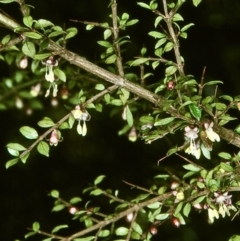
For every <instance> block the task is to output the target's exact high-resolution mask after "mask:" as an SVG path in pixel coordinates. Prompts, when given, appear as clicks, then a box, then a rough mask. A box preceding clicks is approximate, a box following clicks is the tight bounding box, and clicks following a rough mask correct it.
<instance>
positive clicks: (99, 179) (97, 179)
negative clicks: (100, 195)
mask: <svg viewBox="0 0 240 241" xmlns="http://www.w3.org/2000/svg"><path fill="white" fill-rule="evenodd" d="M105 177H106V176H105V175H101V176H98V177H97V178H96V179H95V180H94V185H98V184H99V183H101V182H102V180H103V179H104V178H105Z"/></svg>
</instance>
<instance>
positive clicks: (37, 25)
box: [34, 19, 57, 30]
mask: <svg viewBox="0 0 240 241" xmlns="http://www.w3.org/2000/svg"><path fill="white" fill-rule="evenodd" d="M34 22H35V24H34V28H40V29H44V28H47V27H51V26H53V25H54V24H53V23H52V22H50V21H48V20H45V19H39V20H37V21H34ZM56 27H57V26H56ZM56 27H55V29H54V28H53V29H54V30H56Z"/></svg>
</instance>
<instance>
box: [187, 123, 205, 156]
mask: <svg viewBox="0 0 240 241" xmlns="http://www.w3.org/2000/svg"><path fill="white" fill-rule="evenodd" d="M184 130H185V133H184V135H185V138H186V140H187V141H190V145H189V146H188V147H187V148H186V149H185V152H186V153H188V154H191V155H193V156H195V157H196V158H197V159H199V158H200V156H201V149H200V142H199V141H196V139H197V138H198V132H199V129H198V128H197V127H194V128H191V127H189V126H186V127H185V129H184Z"/></svg>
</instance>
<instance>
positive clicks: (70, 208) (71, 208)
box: [68, 207, 78, 215]
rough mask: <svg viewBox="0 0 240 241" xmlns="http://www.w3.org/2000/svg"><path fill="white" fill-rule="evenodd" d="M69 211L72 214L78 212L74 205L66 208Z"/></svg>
mask: <svg viewBox="0 0 240 241" xmlns="http://www.w3.org/2000/svg"><path fill="white" fill-rule="evenodd" d="M68 211H69V213H71V214H72V215H74V214H75V213H76V212H78V209H77V208H76V207H69V208H68Z"/></svg>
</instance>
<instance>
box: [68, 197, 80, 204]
mask: <svg viewBox="0 0 240 241" xmlns="http://www.w3.org/2000/svg"><path fill="white" fill-rule="evenodd" d="M81 201H82V199H81V198H80V197H74V198H71V200H70V201H69V203H70V204H76V203H79V202H81Z"/></svg>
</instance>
